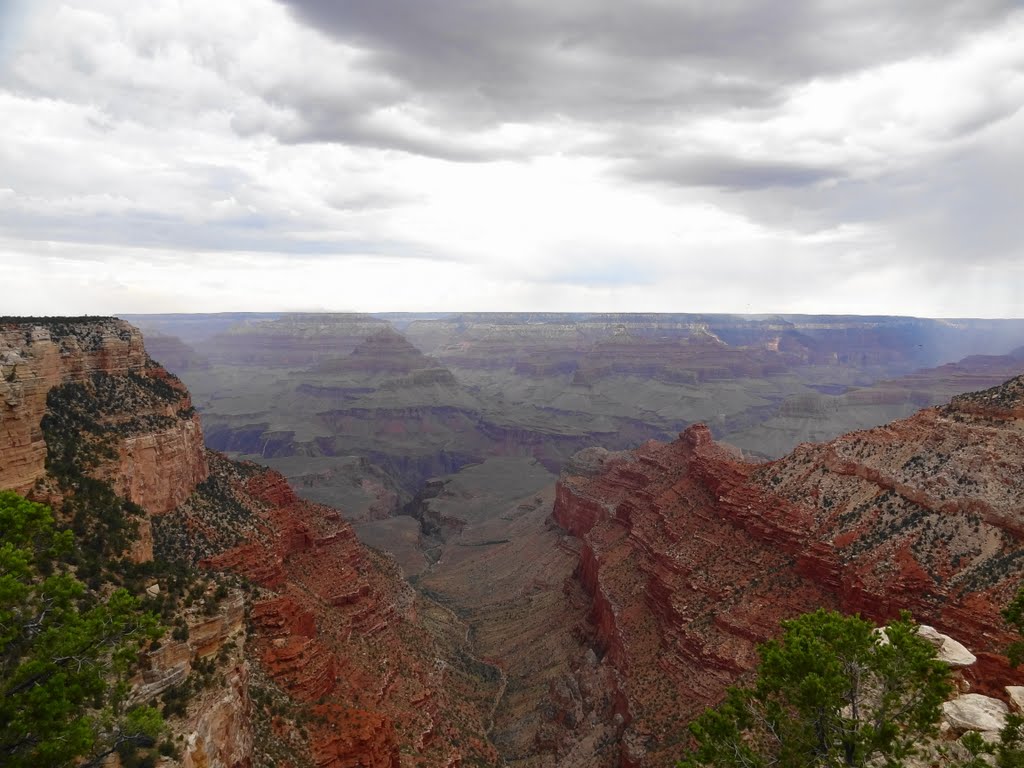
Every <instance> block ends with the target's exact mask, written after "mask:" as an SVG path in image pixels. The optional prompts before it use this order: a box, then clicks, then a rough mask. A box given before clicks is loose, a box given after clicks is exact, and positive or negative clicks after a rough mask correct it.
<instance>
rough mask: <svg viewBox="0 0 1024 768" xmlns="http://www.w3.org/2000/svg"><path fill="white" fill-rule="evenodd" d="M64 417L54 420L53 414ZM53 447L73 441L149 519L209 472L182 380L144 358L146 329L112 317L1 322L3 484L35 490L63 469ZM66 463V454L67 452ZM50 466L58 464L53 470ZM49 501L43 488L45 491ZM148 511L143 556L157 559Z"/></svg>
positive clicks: (138, 548) (139, 549) (95, 471)
mask: <svg viewBox="0 0 1024 768" xmlns="http://www.w3.org/2000/svg"><path fill="white" fill-rule="evenodd" d="M58 412H59V413H60V414H63V415H61V416H60V418H57V417H56V416H55V414H57V413H58ZM47 414H51V415H54V417H53V418H51V420H50V422H49V428H50V429H51V430H57V431H58V432H60V433H61V435H60V436H54V435H51V436H50V437H49V439H50V442H51V443H61V446H60V450H62V451H66V450H67V445H65V443H67V442H69V441H74V442H75V443H76V444H78V443H81V444H82V445H85V446H86V447H85V448H82V449H81V451H80V452H82V453H84V452H85V451H86V450H88V451H89V452H90V453H91V454H92V455H93V458H92V461H91V463H92V466H91V474H92V475H93V476H95V477H97V478H99V479H103V480H107V481H109V482H110V484H111V486H112V487H113V489H114V491H115V492H116V493H117V494H119V495H121V496H123V497H124V498H126V499H128V500H129V501H131V502H133V503H135V504H137V505H138V506H139V507H141V508H142V509H143V510H144V511H145V512H146V513H147V515H148V516H152V515H160V514H164V513H166V512H169V511H170V510H172V509H174V508H175V507H176V506H177V505H178V504H180V503H181V502H182V501H184V500H185V499H186V498H188V496H189V495H190V494H191V493H192V490H193V488H195V486H196V485H197V484H198V483H200V482H202V481H203V480H204V479H205V478H206V474H207V467H206V453H205V450H204V448H203V432H202V428H201V426H200V423H199V416H198V414H197V413H196V412H195V409H194V408H193V407H192V402H191V399H190V397H189V394H188V391H187V390H186V389H185V387H184V386H183V385H182V384H181V382H180V381H179V380H178V379H177V378H176V377H175V376H173V375H171V374H169V373H168V372H167V371H166V370H165V369H164V368H162V367H161V366H159V365H157V364H156V363H154V362H153V361H152V360H150V358H149V357H148V356H147V354H146V351H145V349H144V347H143V343H142V335H141V334H140V333H139V331H138V330H137V329H135V328H133V327H132V326H130V325H128V324H127V323H125V322H123V321H121V320H116V319H113V318H106V319H103V318H97V319H83V320H77V321H66V320H38V321H35V320H25V321H19V322H13V321H12V322H7V323H4V324H2V325H0V445H2V446H3V451H2V453H0V488H10V489H12V490H15V491H17V492H20V493H25V492H28V491H29V490H31V489H32V488H33V487H34V486H35V485H36V484H37V482H39V481H42V480H43V479H44V478H46V477H47V475H48V473H49V474H51V475H52V474H54V473H57V474H59V469H58V468H57V466H58V465H59V464H60V462H61V460H62V459H61V457H58V456H57V455H56V454H54V450H55V449H54V445H51V446H50V448H49V451H48V447H47V440H48V436H47V434H46V429H47V422H46V421H45V420H44V417H46V416H47ZM63 458H64V459H68V456H64V457H63ZM50 465H53V466H50ZM42 496H43V497H45V493H43V494H42ZM148 516H147V517H146V518H144V519H142V520H140V521H139V529H140V530H139V535H138V538H137V540H136V542H135V546H134V548H133V553H132V554H133V557H134V559H136V560H148V559H150V558H151V557H152V535H151V533H150V522H149V519H148Z"/></svg>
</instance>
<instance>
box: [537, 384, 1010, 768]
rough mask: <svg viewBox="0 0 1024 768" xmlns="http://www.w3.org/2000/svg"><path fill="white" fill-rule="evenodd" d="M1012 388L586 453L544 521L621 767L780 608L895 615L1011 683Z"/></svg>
mask: <svg viewBox="0 0 1024 768" xmlns="http://www.w3.org/2000/svg"><path fill="white" fill-rule="evenodd" d="M1022 391H1024V383H1022V379H1020V378H1018V379H1015V380H1013V381H1011V382H1009V383H1007V384H1006V385H1004V386H1002V387H998V388H995V389H993V390H989V391H986V392H982V393H977V394H975V395H971V396H964V397H959V398H955V399H954V401H953V403H952V404H951V405H949V406H946V407H943V408H933V409H929V410H925V411H922V412H920V413H919V414H917V415H916V416H914V417H912V418H910V419H905V420H903V421H898V422H894V423H892V424H890V425H888V426H885V427H880V428H877V429H872V430H866V431H862V432H855V433H851V434H849V435H846V436H844V437H841V438H839V439H837V440H834V441H832V442H830V443H826V444H821V445H802V446H800V447H799V448H798V449H797V450H796V451H794V452H793V453H792V454H790V455H789V456H787V457H785V458H783V459H781V460H779V461H776V462H771V463H766V464H760V465H758V464H751V463H747V462H744V461H742V460H741V459H740V457H739V456H738V455H737V454H736V453H735V452H734V451H731V450H729V449H727V448H726V447H724V446H722V445H719V444H716V443H715V442H714V441H713V440H712V438H711V434H710V432H709V431H708V430H707V428H705V427H703V426H700V425H698V426H695V427H691V428H689V429H688V430H686V431H685V432H684V433H683V434H682V435H681V436H680V438H679V440H677V441H676V442H674V443H672V444H668V445H664V444H658V443H649V444H646V445H644V446H643V447H641V448H640V449H638V450H636V451H634V452H631V453H628V454H608V453H606V452H601V451H589V452H587V453H586V454H584V455H582V456H581V457H579V458H578V460H576V461H574V462H573V463H572V464H571V465H570V466H569V467H568V468H567V471H566V473H564V474H563V477H562V479H561V481H560V483H559V487H558V490H557V498H556V503H555V508H554V517H555V520H556V521H557V522H558V523H559V524H560V525H561V526H562V527H563V528H564V529H566V530H567V531H569V532H571V533H573V534H574V535H576V536H578V537H580V539H581V542H582V546H581V554H580V561H579V566H578V569H577V576H578V578H579V579H580V580H581V582H582V583H583V585H584V587H585V588H586V589H587V590H588V592H589V593H590V595H591V600H592V618H593V622H594V624H595V625H596V626H597V632H598V637H599V640H600V642H601V645H602V649H603V651H604V654H605V656H606V658H608V659H610V660H611V662H612V663H613V664H614V665H615V667H616V669H617V670H618V671H619V672H620V675H621V680H622V691H623V694H624V696H625V699H626V701H627V703H628V712H627V714H626V717H627V718H628V720H629V725H628V726H627V729H626V733H625V734H624V736H623V739H622V755H621V758H622V762H623V764H624V765H660V764H664V763H666V762H667V761H670V760H671V759H673V758H674V757H677V756H678V753H679V751H680V750H679V746H678V742H679V739H681V738H683V737H682V735H681V731H682V725H681V724H684V723H685V722H687V721H688V720H690V719H691V718H692V717H693V716H695V715H696V714H698V713H699V712H700V711H702V710H703V709H704V708H705V707H707V706H709V705H711V704H714V703H715V702H716V701H717V700H718V699H719V698H720V697H721V696H722V695H723V693H724V690H725V687H726V686H727V685H729V684H731V683H732V682H734V681H735V680H736V679H737V678H738V677H740V676H742V675H743V674H744V673H745V672H747V671H749V670H751V669H752V668H753V666H754V665H755V664H756V655H755V647H756V645H757V643H759V642H762V641H764V640H765V639H767V638H768V637H770V636H771V635H772V634H774V633H775V632H777V631H778V630H777V628H778V623H779V621H780V620H781V619H784V618H787V617H791V616H794V615H796V614H799V613H802V612H805V611H808V610H812V609H814V608H817V607H819V606H825V607H829V608H837V609H840V610H843V611H847V612H860V613H862V614H863V615H865V616H867V617H870V618H872V619H874V620H876V621H879V622H882V621H885V620H887V619H890V618H892V617H893V616H895V615H896V614H897V613H898V612H899V611H900V610H901V609H907V610H910V611H911V612H912V613H913V615H914V618H915V619H917V620H918V621H921V622H923V623H927V624H932V625H934V626H936V627H938V628H939V629H941V630H943V631H947V632H951V633H953V634H955V635H956V636H957V637H958V638H961V639H962V640H963V641H964V642H965V643H967V644H968V645H969V646H970V647H971V648H972V649H974V650H975V651H976V652H977V653H978V656H979V662H978V664H977V665H976V666H975V667H972V669H971V671H970V672H969V673H968V678H969V679H971V680H972V681H973V683H974V684H975V685H976V686H977V687H979V689H993V688H994V687H995V686H999V685H1003V684H1005V683H1007V682H1011V681H1012V678H1013V677H1014V674H1013V673H1012V672H1011V671H1010V670H1009V669H1008V667H1007V666H1006V665H1005V660H1004V659H1002V657H1001V656H999V653H1000V651H1001V650H1002V649H1003V648H1005V646H1006V644H1007V643H1008V641H1009V640H1010V639H1011V638H1010V636H1009V634H1008V633H1007V632H1006V629H1005V627H1004V623H1003V621H1002V618H1001V617H1000V615H999V609H1000V607H1001V606H1003V605H1005V604H1006V602H1007V601H1008V600H1009V598H1010V597H1011V595H1012V594H1013V593H1014V592H1015V590H1016V589H1017V587H1018V586H1019V584H1020V582H1021V577H1022V575H1024V557H1022V554H1021V553H1022V548H1021V543H1022V542H1021V539H1022V536H1024V513H1022V512H1021V510H1020V506H1019V504H1020V499H1021V498H1024V473H1022V472H1021V468H1022V466H1024V419H1022V415H1024V407H1022V406H1024V398H1022Z"/></svg>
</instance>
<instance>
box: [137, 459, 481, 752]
mask: <svg viewBox="0 0 1024 768" xmlns="http://www.w3.org/2000/svg"><path fill="white" fill-rule="evenodd" d="M210 466H211V469H212V474H211V478H210V482H209V484H208V487H207V488H206V489H205V490H204V491H203V492H205V493H208V494H212V495H214V496H217V495H220V496H229V497H230V498H232V499H234V500H235V502H236V506H235V508H234V509H233V511H231V513H230V514H229V515H228V516H227V517H222V518H211V517H210V516H209V515H208V514H206V512H207V509H208V507H207V505H206V503H205V502H203V501H202V500H197V499H193V500H192V502H190V504H186V505H182V507H180V508H179V509H178V510H177V511H176V512H175V513H172V514H171V515H167V516H165V517H164V518H162V519H161V520H160V521H159V526H158V531H157V548H158V551H161V550H165V549H166V550H171V549H174V548H176V547H177V548H179V549H181V550H182V551H186V552H191V553H193V554H194V556H196V557H199V564H200V565H201V566H202V567H204V568H208V569H212V570H223V571H229V572H234V573H238V574H241V575H243V576H245V577H246V578H247V579H249V580H251V581H252V582H253V583H255V584H257V585H259V586H260V587H261V588H262V589H261V593H260V596H259V597H257V598H256V599H254V601H253V604H252V624H253V627H254V629H255V635H254V638H253V644H252V649H251V655H252V657H253V658H254V659H256V660H257V661H258V663H259V665H260V666H261V668H262V670H263V671H264V672H265V673H266V674H267V675H268V676H269V678H270V679H271V680H272V681H273V682H274V684H275V685H276V686H278V687H279V688H280V689H281V690H282V691H284V692H285V693H286V694H287V696H288V697H290V698H291V699H292V700H293V701H294V702H296V703H297V705H298V706H299V707H300V708H304V710H303V711H307V712H308V713H309V716H311V717H312V718H313V720H314V722H315V723H317V725H316V726H315V727H311V728H310V729H309V740H308V750H309V754H310V756H311V760H312V762H313V763H314V764H315V765H317V766H321V767H322V768H335V767H336V768H342V767H343V766H350V765H367V766H388V768H390V767H391V766H394V767H395V768H397V766H399V765H402V766H413V765H416V766H434V765H459V764H463V762H469V763H472V762H474V761H475V762H477V763H480V764H494V763H496V762H497V753H496V752H495V751H494V748H493V747H492V746H491V744H490V743H489V741H488V740H487V737H486V733H485V727H484V716H485V715H484V713H485V712H486V707H487V703H488V701H489V699H490V697H491V696H493V691H490V690H488V686H487V685H486V684H485V683H486V681H482V680H481V679H479V678H478V677H476V676H475V675H474V673H473V670H472V669H463V668H460V667H459V664H458V661H457V660H456V659H453V658H452V657H451V654H450V653H449V651H448V650H446V649H445V648H443V647H441V646H439V644H438V642H437V640H436V638H435V637H433V636H432V635H431V634H429V633H428V632H427V631H426V630H425V629H424V628H423V626H422V623H421V622H420V621H419V619H418V612H417V598H416V595H415V593H414V592H413V591H412V589H411V588H410V587H409V586H408V585H407V584H406V583H405V582H404V580H403V579H402V577H401V574H400V572H399V570H398V568H397V566H396V565H395V564H394V562H393V561H392V560H391V559H389V558H386V557H384V556H382V555H380V554H378V553H375V552H373V551H371V550H368V549H366V548H365V547H363V546H362V545H361V544H360V543H359V542H358V540H357V539H356V537H355V534H354V532H353V530H352V527H351V525H350V524H349V523H348V522H346V521H345V520H344V519H343V518H342V517H341V515H340V514H339V513H338V512H337V511H336V510H334V509H331V508H329V507H324V506H321V505H318V504H313V503H310V502H307V501H304V500H301V499H299V498H298V497H297V496H296V495H295V493H294V491H293V490H292V489H291V487H290V486H289V485H288V483H287V481H286V480H285V478H284V476H282V475H281V474H279V473H277V472H273V471H271V470H266V469H263V468H260V467H257V466H255V465H251V464H237V463H235V462H229V461H227V460H226V459H223V458H221V457H218V456H216V455H215V454H212V455H211V459H210ZM214 486H215V487H214ZM492 687H493V686H492Z"/></svg>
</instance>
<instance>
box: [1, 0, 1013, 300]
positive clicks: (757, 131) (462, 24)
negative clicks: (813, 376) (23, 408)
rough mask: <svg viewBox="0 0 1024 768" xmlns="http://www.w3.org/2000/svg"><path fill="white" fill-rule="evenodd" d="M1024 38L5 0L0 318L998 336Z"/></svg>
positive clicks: (659, 19)
mask: <svg viewBox="0 0 1024 768" xmlns="http://www.w3.org/2000/svg"><path fill="white" fill-rule="evenodd" d="M1022 39H1024V10H1022V9H1021V6H1020V3H1019V2H1007V1H1005V0H974V1H972V2H936V1H935V0H910V1H909V2H904V3H887V2H880V1H878V0H865V1H864V2H857V3H851V2H838V1H836V0H828V1H825V0H819V1H817V2H815V1H812V0H796V1H794V2H790V3H776V4H774V5H772V4H765V3H754V2H739V1H729V0H727V1H725V2H719V3H713V4H709V3H704V2H697V1H696V0H674V1H671V2H670V1H669V0H638V2H635V3H629V4H623V3H618V2H611V1H610V0H588V1H587V2H584V1H583V0H567V1H566V2H558V3H550V2H548V3H545V2H537V1H532V0H531V1H529V2H528V1H526V0H509V1H508V2H491V1H488V2H480V1H479V0H472V1H471V0H445V2H431V3H425V2H416V1H415V0H377V1H376V2H371V3H367V2H355V0H343V1H341V2H337V1H329V0H281V2H273V1H272V0H250V1H249V2H240V1H239V2H234V1H231V0H224V2H218V3H216V4H210V3H202V2H198V0H182V2H174V3H171V2H152V3H145V4H138V3H130V2H128V1H127V0H94V1H93V2H84V1H83V2H58V1H57V0H33V2H28V0H9V2H6V3H3V4H0V113H2V114H3V115H4V120H3V121H2V122H0V260H2V261H0V264H3V266H4V267H5V268H6V270H5V272H6V275H5V276H6V277H7V281H8V283H9V284H12V285H13V284H17V285H19V286H20V290H15V291H11V292H9V293H8V294H7V298H5V301H7V302H12V301H15V300H16V301H17V302H18V306H8V307H4V309H5V310H6V311H33V312H37V313H38V312H43V311H50V312H56V311H71V310H72V308H73V309H74V311H116V310H119V309H120V310H123V311H138V310H139V309H140V308H146V307H152V306H153V305H154V302H156V303H157V304H158V305H159V306H160V307H161V308H171V309H183V310H187V309H302V308H313V309H315V308H323V309H368V310H375V309H381V310H383V309H410V310H411V309H424V310H427V309H493V308H503V309H552V310H556V309H596V310H603V309H617V310H629V309H634V310H650V309H660V310H665V311H671V310H677V311H683V310H701V311H703V310H718V311H801V310H803V311H844V312H864V313H871V312H891V313H904V314H905V313H912V314H930V315H944V316H951V315H971V314H974V315H981V314H984V315H993V314H994V315H1021V314H1022V313H1024V266H1022V265H1024V246H1022V243H1024V223H1022V219H1024V217H1020V216H1019V213H1018V208H1019V206H1018V205H1017V197H1018V196H1019V181H1018V180H1019V179H1020V178H1022V173H1024V150H1022V149H1021V143H1020V141H1019V137H1020V136H1021V135H1024V112H1022V109H1021V107H1022V106H1024V46H1021V45H1020V41H1021V40H1022ZM176 259H177V260H180V262H181V264H182V265H184V266H187V273H186V274H185V275H184V276H175V275H174V274H173V270H171V269H170V268H169V267H168V265H169V264H173V263H174V261H175V260H176ZM83 265H90V266H89V267H88V268H89V269H92V270H93V272H92V273H89V272H88V271H87V269H86V267H85V266H83ZM115 266H116V269H115ZM89 274H92V275H95V274H104V275H106V277H107V278H108V279H105V280H96V279H87V278H88V276H89ZM43 278H46V279H49V280H50V281H53V280H58V281H60V280H63V281H64V285H65V288H66V290H61V291H51V292H50V293H49V294H47V293H46V292H43V291H38V290H35V289H33V285H35V282H36V281H39V280H42V279H43ZM405 281H408V282H411V284H412V287H410V288H409V289H408V290H406V289H401V290H396V288H395V286H396V284H398V283H402V282H405ZM85 284H88V286H89V292H88V295H83V294H82V291H81V290H75V287H76V286H78V287H79V288H81V287H82V286H83V285H85ZM270 284H273V286H274V288H273V290H271V289H270V288H268V287H267V286H269V285H270ZM190 285H191V286H198V287H196V288H195V289H194V290H193V291H192V292H190V288H189V286H190ZM303 285H310V286H311V287H309V288H305V289H304V288H303V287H302V286H303ZM285 287H289V288H288V290H285ZM289 291H292V293H290V292H289ZM56 297H60V298H59V299H58V298H56ZM58 302H63V305H60V306H58ZM69 302H70V303H71V304H74V307H71V306H66V305H67V304H68V303H69Z"/></svg>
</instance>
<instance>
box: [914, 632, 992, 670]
mask: <svg viewBox="0 0 1024 768" xmlns="http://www.w3.org/2000/svg"><path fill="white" fill-rule="evenodd" d="M917 634H918V635H920V636H921V637H923V638H924V639H925V640H927V641H928V642H929V643H931V644H932V645H934V646H935V649H936V658H938V660H939V661H944V662H946V663H947V664H949V666H951V667H969V666H971V664H973V663H974V662H976V661H977V660H978V657H977V656H975V655H974V654H973V653H971V652H970V651H969V650H967V648H966V647H964V646H963V645H961V644H960V643H958V642H957V641H956V640H954V639H953V638H952V637H950V636H949V635H944V634H942V633H941V632H939V631H938V630H936V629H935V628H934V627H929V626H928V625H926V624H922V625H921V626H919V627H918V628H917Z"/></svg>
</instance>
